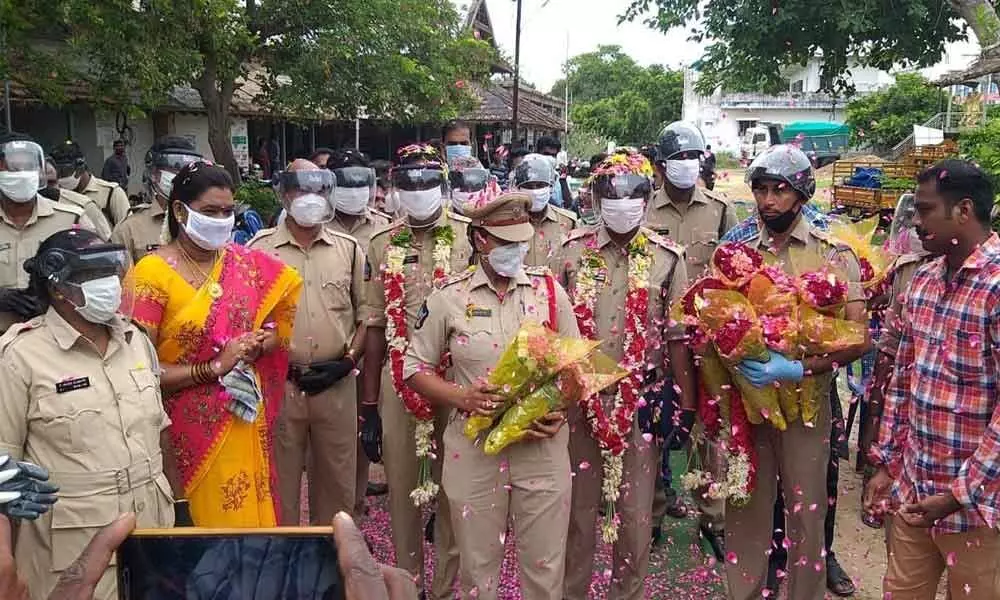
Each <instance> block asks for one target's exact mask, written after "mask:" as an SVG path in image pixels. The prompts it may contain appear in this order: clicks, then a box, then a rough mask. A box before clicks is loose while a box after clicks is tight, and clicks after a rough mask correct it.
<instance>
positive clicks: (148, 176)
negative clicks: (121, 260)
mask: <svg viewBox="0 0 1000 600" xmlns="http://www.w3.org/2000/svg"><path fill="white" fill-rule="evenodd" d="M201 158H202V156H201V155H200V154H198V152H197V151H196V150H195V149H194V144H192V143H191V141H190V140H189V139H187V138H184V137H180V136H172V135H167V136H163V137H161V138H160V139H158V140H156V142H155V143H154V144H153V146H152V147H151V148H150V149H149V152H147V153H146V168H145V170H144V171H143V174H142V184H143V187H145V192H146V196H147V198H148V199H149V202H148V203H147V204H142V205H139V206H137V207H135V209H133V211H132V214H131V215H129V216H128V218H126V219H125V220H124V221H122V222H121V223H119V224H118V226H117V227H115V230H114V232H112V234H111V240H112V241H113V242H114V243H116V244H121V245H123V246H125V248H127V249H128V253H129V256H130V258H131V259H132V263H133V264H134V263H137V262H139V259H140V258H142V257H143V256H145V255H146V254H148V253H150V252H152V251H153V250H156V249H157V248H159V247H160V238H161V237H162V232H163V228H164V226H165V223H166V220H165V219H164V216H165V215H166V206H167V201H168V200H169V199H170V191H171V189H172V188H173V179H174V176H175V175H176V174H177V173H178V171H180V170H181V168H183V167H184V165H186V164H188V163H192V162H195V161H197V160H200V159H201Z"/></svg>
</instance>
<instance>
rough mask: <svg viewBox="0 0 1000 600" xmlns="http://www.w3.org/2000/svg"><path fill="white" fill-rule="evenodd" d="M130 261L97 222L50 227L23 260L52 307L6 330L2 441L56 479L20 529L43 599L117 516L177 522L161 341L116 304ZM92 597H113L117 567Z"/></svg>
mask: <svg viewBox="0 0 1000 600" xmlns="http://www.w3.org/2000/svg"><path fill="white" fill-rule="evenodd" d="M127 262H128V258H127V256H126V252H125V248H123V247H122V246H118V245H110V244H107V243H106V242H104V241H103V240H102V239H100V238H99V237H98V236H97V234H95V233H93V232H90V231H86V230H81V229H69V230H64V231H60V232H58V233H55V234H54V235H52V236H49V237H48V238H47V239H46V240H45V241H43V242H42V243H41V245H40V246H39V248H38V253H37V254H36V255H35V256H34V257H33V258H31V259H29V260H28V261H27V262H26V263H25V265H24V269H25V271H26V272H27V273H29V274H30V278H31V286H32V288H33V290H34V293H35V295H36V296H37V297H38V298H39V299H40V300H41V302H42V304H44V305H45V307H46V311H45V313H44V314H43V315H42V316H39V317H36V318H34V319H32V320H30V321H28V322H26V323H20V324H17V325H14V326H13V327H11V328H10V329H9V330H8V331H7V333H6V334H5V335H4V336H3V337H0V397H2V398H3V403H2V404H0V452H4V453H7V454H9V455H10V456H12V457H13V458H16V459H22V458H23V459H25V460H30V461H32V462H35V463H38V464H41V465H45V466H46V467H47V468H48V469H49V470H50V471H51V479H52V482H53V483H55V484H57V485H58V486H59V488H60V489H59V501H58V502H57V503H56V505H55V506H53V509H52V510H51V511H49V513H48V514H46V515H44V516H42V517H41V518H40V519H38V520H35V521H31V522H24V523H22V524H21V527H20V528H19V529H18V531H17V537H16V539H15V540H14V547H15V548H16V551H15V560H16V562H17V565H18V571H19V574H20V575H21V576H22V577H24V578H25V580H26V581H27V583H28V588H29V591H30V595H31V597H32V598H45V597H46V596H47V595H48V594H49V592H50V590H51V589H52V587H53V586H54V585H55V583H56V580H57V579H58V578H59V575H60V573H62V572H63V571H65V570H67V569H69V568H70V567H71V565H72V564H73V562H74V561H75V560H76V559H77V557H78V556H79V555H80V553H81V552H82V551H83V549H84V547H85V546H86V545H87V544H88V543H89V542H90V540H91V538H92V537H93V536H94V535H95V534H96V533H97V532H98V531H99V530H100V528H101V527H103V526H105V525H107V524H109V523H111V522H112V521H114V520H115V519H117V518H118V517H119V515H121V514H123V513H126V512H133V513H135V514H136V517H137V521H138V522H137V524H138V527H141V528H165V527H173V525H174V520H175V507H174V504H173V494H172V492H171V484H170V482H169V481H168V477H167V474H165V472H164V469H165V465H164V460H163V449H164V448H165V447H164V446H163V443H167V444H169V439H168V438H167V437H166V436H165V435H162V434H163V433H165V430H166V428H167V426H169V425H170V420H169V418H168V417H167V415H166V413H165V412H164V409H163V405H162V402H161V396H160V381H159V364H158V362H157V356H156V351H155V349H154V348H153V346H152V344H151V343H150V341H149V338H147V337H146V335H145V334H144V333H143V332H142V330H141V329H139V328H138V327H137V326H136V325H134V324H132V323H130V322H129V321H126V320H125V319H123V318H122V316H121V315H120V314H118V309H119V304H120V302H121V292H122V284H121V277H122V275H123V274H124V272H125V266H126V264H127ZM168 470H169V469H168ZM171 477H172V474H171ZM174 481H176V480H174ZM177 506H181V505H177ZM94 597H95V598H97V599H98V600H111V599H112V598H116V597H117V594H116V576H115V568H114V567H111V568H108V569H107V570H106V571H105V572H104V574H103V576H102V577H101V578H100V581H99V583H98V585H97V589H96V590H95V593H94Z"/></svg>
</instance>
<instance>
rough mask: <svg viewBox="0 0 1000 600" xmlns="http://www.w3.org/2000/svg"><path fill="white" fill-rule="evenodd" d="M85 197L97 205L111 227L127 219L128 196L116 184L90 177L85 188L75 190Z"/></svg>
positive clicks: (129, 205)
mask: <svg viewBox="0 0 1000 600" xmlns="http://www.w3.org/2000/svg"><path fill="white" fill-rule="evenodd" d="M77 191H78V192H81V193H83V194H85V195H87V196H90V198H91V199H92V200H93V201H94V202H96V203H97V206H98V207H99V208H100V209H101V211H102V212H104V214H105V216H107V217H108V220H109V221H111V225H112V226H115V225H117V224H119V223H121V222H122V221H124V220H125V218H126V217H128V213H129V210H130V209H131V208H132V205H131V204H130V203H129V201H128V194H126V193H125V190H123V189H122V188H121V186H119V185H118V184H117V183H111V182H110V181H104V180H103V179H99V178H97V177H94V176H93V175H91V176H90V181H88V182H87V187H85V188H83V189H82V190H77Z"/></svg>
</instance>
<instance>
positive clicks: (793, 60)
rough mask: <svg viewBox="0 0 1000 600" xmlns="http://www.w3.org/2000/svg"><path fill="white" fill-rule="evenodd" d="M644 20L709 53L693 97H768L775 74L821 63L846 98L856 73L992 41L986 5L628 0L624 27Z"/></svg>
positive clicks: (902, 0)
mask: <svg viewBox="0 0 1000 600" xmlns="http://www.w3.org/2000/svg"><path fill="white" fill-rule="evenodd" d="M634 19H643V22H645V23H646V24H647V25H649V26H651V27H653V28H655V29H659V30H661V31H663V32H667V31H670V30H672V29H674V28H681V27H689V28H690V31H691V35H690V39H692V40H695V41H698V42H706V43H707V46H706V48H705V52H704V54H703V55H702V57H701V59H700V61H699V62H698V63H697V64H696V67H697V68H698V69H699V70H700V71H701V77H700V78H699V80H698V84H697V88H698V90H699V91H700V92H702V93H710V92H712V91H714V90H715V89H716V88H717V87H719V86H725V87H726V88H727V89H730V90H733V91H766V90H768V89H773V88H775V87H778V86H779V85H780V81H781V68H782V67H784V66H788V65H793V64H802V65H804V64H806V62H807V61H808V60H809V59H810V58H812V57H813V56H816V55H817V54H819V55H821V56H822V57H823V81H825V82H827V83H826V86H825V87H827V88H829V89H830V90H836V91H841V92H850V91H852V90H851V84H850V80H849V77H848V75H849V70H850V68H851V67H852V66H853V65H854V64H859V65H863V66H871V67H875V68H877V69H882V70H886V71H888V70H890V69H892V68H894V67H898V66H900V65H903V66H907V67H925V66H929V65H931V64H933V63H935V62H937V61H938V60H940V58H941V54H942V52H943V51H944V46H945V44H947V43H948V42H951V41H955V40H959V39H964V38H965V37H966V27H968V28H971V29H972V30H973V31H974V32H975V34H976V37H977V38H978V40H979V42H980V44H981V45H982V47H984V48H987V47H989V46H991V45H993V44H995V43H997V42H1000V18H998V16H997V10H996V8H995V7H994V6H993V3H992V2H991V1H990V0H867V1H866V2H818V1H816V0H780V2H779V0H771V1H770V2H761V1H760V0H707V1H704V0H632V3H631V5H630V6H629V7H628V9H627V10H626V11H625V14H624V15H623V16H622V20H634Z"/></svg>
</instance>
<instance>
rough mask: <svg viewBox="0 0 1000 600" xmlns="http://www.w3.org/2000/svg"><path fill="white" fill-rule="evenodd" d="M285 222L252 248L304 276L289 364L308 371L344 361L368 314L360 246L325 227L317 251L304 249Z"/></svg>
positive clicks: (260, 235) (258, 237)
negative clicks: (311, 365)
mask: <svg viewBox="0 0 1000 600" xmlns="http://www.w3.org/2000/svg"><path fill="white" fill-rule="evenodd" d="M286 223H287V222H286ZM286 223H282V224H281V225H279V226H278V227H275V228H274V229H265V230H263V231H260V232H258V233H257V235H255V236H254V238H253V239H252V240H250V243H249V244H247V247H249V248H253V249H255V250H260V251H262V252H267V253H269V254H273V255H274V256H276V257H277V258H278V259H279V260H281V261H282V262H284V263H285V264H286V265H288V266H290V267H292V268H293V269H295V270H296V271H298V273H299V275H300V276H301V277H302V281H303V284H302V297H301V298H300V299H299V308H298V311H296V313H295V329H294V331H293V334H292V344H291V348H290V354H291V357H290V360H291V362H292V363H293V364H297V365H301V366H305V365H308V364H309V363H313V362H319V361H324V360H337V359H340V358H343V356H344V354H346V353H347V350H348V349H349V348H350V346H351V340H352V339H353V338H354V332H355V331H356V330H357V328H358V325H359V324H360V323H361V322H362V320H363V319H364V316H365V315H366V314H367V310H366V309H365V307H364V293H363V292H364V290H363V287H362V286H363V275H364V268H365V257H364V254H363V253H362V252H361V245H360V244H358V242H357V240H355V239H354V238H352V237H351V236H349V235H346V234H343V233H339V232H336V231H331V230H329V229H327V228H325V227H321V228H320V235H319V237H318V238H317V239H316V241H315V242H313V244H312V246H310V247H309V248H303V247H301V246H300V245H299V244H298V242H296V241H295V238H294V237H293V236H292V232H291V231H289V230H288V226H287V224H286Z"/></svg>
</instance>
